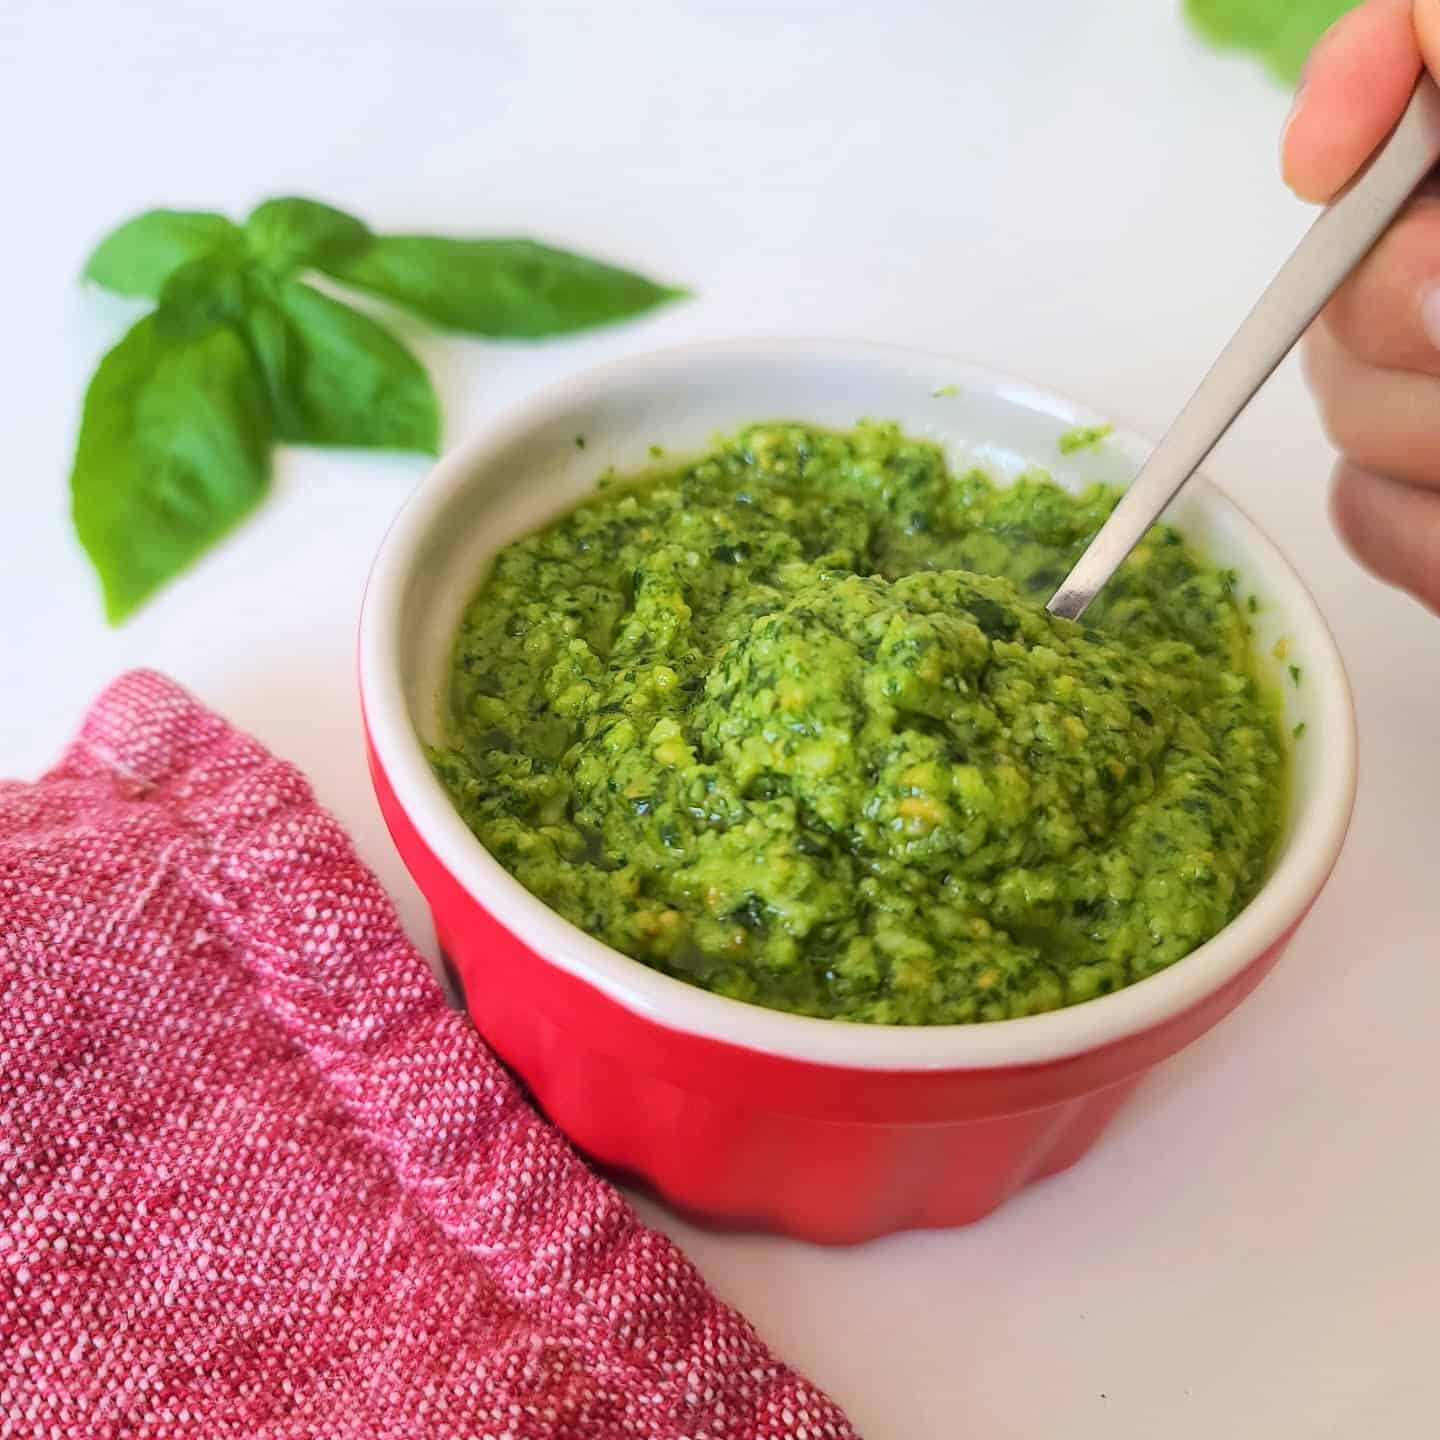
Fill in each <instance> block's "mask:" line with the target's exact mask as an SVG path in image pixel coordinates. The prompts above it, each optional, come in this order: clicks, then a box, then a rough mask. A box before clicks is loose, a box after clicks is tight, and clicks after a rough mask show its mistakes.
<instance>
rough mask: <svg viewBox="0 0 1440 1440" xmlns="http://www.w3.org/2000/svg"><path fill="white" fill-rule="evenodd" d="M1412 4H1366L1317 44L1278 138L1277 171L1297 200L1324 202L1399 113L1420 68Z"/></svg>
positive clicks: (1406, 0) (1378, 0) (1403, 0)
mask: <svg viewBox="0 0 1440 1440" xmlns="http://www.w3.org/2000/svg"><path fill="white" fill-rule="evenodd" d="M1426 3H1427V4H1434V3H1435V0H1426ZM1411 4H1412V0H1367V3H1366V4H1364V5H1361V6H1360V7H1359V8H1357V9H1355V10H1352V11H1350V12H1349V13H1348V14H1346V15H1343V16H1341V18H1340V19H1339V20H1337V21H1336V22H1335V23H1334V24H1333V25H1332V26H1331V27H1330V28H1329V29H1328V30H1327V31H1326V32H1325V33H1324V34H1323V35H1322V36H1321V37H1320V39H1319V40H1318V41H1316V43H1315V46H1314V48H1313V49H1312V50H1311V52H1310V57H1309V59H1308V60H1307V61H1306V62H1305V70H1304V73H1303V75H1302V77H1301V81H1300V87H1299V89H1298V90H1297V91H1296V95H1295V100H1294V102H1293V104H1292V106H1291V109H1290V114H1289V116H1288V117H1287V118H1286V121H1285V126H1284V129H1283V130H1282V132H1281V144H1280V151H1281V155H1280V173H1281V175H1282V177H1283V179H1284V181H1285V183H1286V185H1288V186H1289V187H1290V189H1291V190H1293V191H1294V192H1295V194H1297V195H1298V196H1299V197H1300V198H1301V199H1302V200H1308V201H1311V202H1316V203H1318V202H1320V201H1324V200H1328V199H1329V198H1330V197H1331V196H1332V195H1333V194H1334V193H1335V192H1336V191H1337V190H1339V189H1340V187H1341V186H1342V185H1344V184H1345V182H1346V181H1347V180H1349V179H1350V177H1351V176H1352V175H1353V174H1354V173H1355V171H1356V170H1358V169H1359V168H1360V166H1361V165H1362V164H1363V163H1364V162H1365V160H1366V159H1367V158H1368V157H1369V156H1370V154H1371V153H1372V152H1373V151H1374V149H1375V147H1376V146H1377V145H1378V144H1379V143H1380V142H1381V140H1383V139H1384V138H1385V136H1386V134H1387V133H1388V132H1389V130H1390V128H1391V127H1392V126H1393V125H1394V124H1395V121H1396V120H1397V119H1398V118H1399V116H1400V113H1401V111H1402V110H1404V108H1405V104H1406V102H1407V101H1408V100H1409V98H1410V92H1411V91H1412V90H1413V89H1414V88H1415V80H1416V77H1417V76H1418V75H1419V73H1420V63H1421V62H1420V48H1419V43H1418V42H1417V40H1416V35H1415V25H1414V22H1413V21H1412V18H1411ZM1437 8H1440V7H1437ZM1436 30H1437V39H1440V15H1437V25H1436Z"/></svg>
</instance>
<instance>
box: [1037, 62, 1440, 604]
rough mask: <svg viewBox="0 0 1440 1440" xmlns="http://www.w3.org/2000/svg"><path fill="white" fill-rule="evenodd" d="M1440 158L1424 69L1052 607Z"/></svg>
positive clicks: (1145, 516)
mask: <svg viewBox="0 0 1440 1440" xmlns="http://www.w3.org/2000/svg"><path fill="white" fill-rule="evenodd" d="M1437 161H1440V88H1437V87H1436V85H1435V82H1434V81H1433V80H1431V78H1430V77H1429V75H1428V74H1425V75H1422V76H1421V77H1420V83H1419V84H1418V85H1417V86H1416V87H1415V93H1414V95H1413V96H1411V98H1410V103H1409V104H1408V105H1407V106H1406V107H1405V113H1404V114H1403V115H1402V116H1401V117H1400V120H1399V123H1398V124H1397V125H1396V126H1395V128H1394V129H1393V130H1392V131H1391V132H1390V135H1389V137H1388V138H1387V139H1386V140H1385V141H1384V143H1383V144H1382V145H1381V146H1380V147H1379V148H1378V149H1377V150H1376V151H1375V153H1374V154H1373V155H1372V156H1371V157H1370V158H1369V160H1367V161H1366V162H1365V166H1364V168H1363V169H1362V170H1361V171H1360V172H1359V174H1357V175H1356V176H1355V178H1354V179H1353V180H1351V182H1350V183H1349V185H1347V186H1346V187H1345V189H1344V190H1342V191H1341V192H1340V193H1339V195H1337V196H1336V197H1335V199H1334V200H1333V201H1331V203H1330V204H1329V205H1327V206H1326V207H1325V209H1324V210H1322V211H1321V212H1320V215H1319V216H1318V217H1317V218H1316V220H1315V223H1314V224H1313V225H1312V226H1311V227H1310V229H1309V230H1308V231H1307V232H1306V233H1305V237H1304V239H1302V240H1301V241H1300V243H1299V245H1297V246H1296V247H1295V251H1294V253H1293V254H1292V255H1291V256H1290V258H1289V259H1288V260H1287V261H1286V262H1285V264H1284V265H1283V266H1282V267H1281V269H1280V273H1279V274H1278V275H1276V277H1275V278H1274V279H1273V280H1272V281H1271V282H1270V285H1269V287H1268V288H1267V289H1266V290H1265V292H1264V294H1262V295H1261V296H1260V299H1259V300H1258V301H1257V302H1256V304H1255V308H1254V309H1253V310H1251V312H1250V313H1249V314H1248V315H1247V316H1246V317H1245V319H1244V320H1243V321H1242V322H1241V324H1240V328H1239V329H1238V330H1237V331H1236V332H1235V334H1234V335H1233V336H1232V337H1231V339H1230V342H1229V344H1228V345H1226V346H1225V348H1224V349H1223V350H1222V351H1221V352H1220V358H1219V359H1218V360H1216V362H1215V363H1214V365H1213V366H1211V368H1210V372H1209V374H1207V375H1206V376H1205V378H1204V379H1203V380H1202V381H1201V382H1200V385H1199V388H1198V389H1197V390H1196V391H1195V393H1194V394H1193V395H1192V396H1191V397H1190V399H1189V401H1188V402H1187V403H1186V405H1185V408H1184V409H1183V410H1182V411H1181V412H1180V414H1179V416H1178V417H1177V418H1176V420H1175V422H1174V423H1173V424H1172V425H1171V426H1170V428H1169V430H1167V431H1166V432H1165V435H1164V437H1163V438H1162V439H1161V441H1160V443H1159V444H1158V445H1157V446H1156V447H1155V448H1154V450H1152V451H1151V452H1150V458H1149V459H1148V460H1146V462H1145V464H1144V465H1143V466H1142V467H1141V470H1140V473H1139V475H1137V476H1136V477H1135V483H1134V484H1133V485H1131V487H1130V488H1129V489H1128V490H1127V491H1126V492H1125V494H1124V496H1123V497H1122V498H1121V500H1120V503H1119V504H1118V505H1116V507H1115V509H1114V510H1113V511H1112V512H1111V514H1110V518H1109V519H1108V520H1107V521H1106V522H1105V524H1104V525H1102V526H1101V527H1100V530H1099V533H1098V534H1097V535H1096V536H1095V538H1094V539H1093V540H1092V541H1091V542H1090V544H1089V545H1088V546H1086V548H1085V553H1084V554H1083V555H1082V556H1081V557H1080V559H1079V560H1078V561H1077V562H1076V564H1075V568H1074V569H1073V570H1071V572H1070V573H1069V575H1067V576H1066V577H1065V579H1064V581H1063V582H1062V584H1061V586H1060V588H1059V589H1058V590H1057V591H1056V592H1055V594H1054V595H1052V596H1051V597H1050V603H1049V604H1048V605H1047V606H1046V609H1048V610H1049V611H1050V612H1051V614H1053V615H1063V616H1066V617H1067V618H1069V619H1071V620H1078V619H1079V618H1080V616H1081V615H1083V614H1084V613H1085V608H1086V606H1088V605H1089V604H1090V602H1091V601H1092V600H1093V599H1094V598H1095V596H1096V595H1097V594H1098V593H1099V591H1100V588H1101V587H1102V586H1103V585H1105V584H1106V582H1107V581H1108V580H1109V579H1110V577H1111V576H1112V575H1113V574H1114V573H1115V571H1116V570H1117V569H1119V567H1120V564H1121V562H1122V561H1123V560H1124V559H1125V557H1126V556H1127V555H1128V554H1129V553H1130V552H1131V550H1133V549H1134V548H1135V546H1136V544H1138V543H1139V540H1140V537H1141V536H1142V535H1144V534H1145V532H1146V531H1147V530H1148V529H1149V528H1150V526H1151V525H1153V524H1154V523H1155V521H1156V520H1158V519H1159V518H1160V512H1161V511H1162V510H1164V509H1165V507H1166V506H1167V505H1168V504H1169V503H1170V501H1171V500H1173V499H1174V498H1175V494H1176V492H1177V491H1178V490H1179V489H1180V487H1181V486H1182V485H1184V483H1185V482H1186V481H1187V480H1188V479H1189V478H1190V477H1191V475H1193V474H1194V473H1195V471H1196V469H1197V468H1198V467H1199V466H1200V465H1201V464H1202V463H1203V461H1204V459H1205V457H1206V456H1207V455H1208V454H1209V453H1210V452H1211V450H1213V449H1214V448H1215V446H1216V445H1217V444H1218V443H1219V441H1220V439H1221V437H1222V436H1223V435H1224V434H1225V432H1226V431H1227V430H1228V429H1229V428H1230V426H1231V424H1232V423H1233V422H1234V420H1235V417H1236V416H1237V415H1239V413H1240V412H1241V411H1242V410H1243V409H1244V408H1245V406H1246V405H1248V404H1249V403H1250V400H1251V399H1252V398H1253V396H1254V394H1255V392H1256V391H1257V390H1258V389H1259V388H1260V387H1261V386H1262V385H1263V384H1264V383H1265V382H1266V380H1268V379H1269V378H1270V376H1271V375H1272V374H1273V373H1274V371H1275V368H1276V367H1277V366H1278V365H1279V364H1280V362H1281V361H1282V360H1283V359H1284V358H1285V357H1286V355H1288V354H1289V353H1290V350H1291V348H1292V347H1293V346H1294V344H1295V342H1296V341H1297V340H1299V338H1300V336H1301V335H1302V334H1304V332H1305V330H1306V329H1307V328H1308V326H1309V324H1310V322H1311V321H1312V320H1313V319H1314V318H1315V317H1316V316H1317V315H1318V314H1319V313H1320V311H1321V309H1322V308H1323V307H1324V305H1325V302H1326V301H1327V300H1328V299H1329V298H1330V297H1331V295H1333V294H1334V293H1335V291H1336V290H1337V289H1338V288H1339V286H1340V282H1341V281H1342V280H1344V279H1345V277H1346V276H1347V275H1348V274H1349V273H1350V272H1351V271H1352V270H1353V269H1354V268H1355V267H1356V266H1357V265H1358V264H1359V263H1360V262H1361V260H1363V259H1364V258H1365V256H1366V255H1367V254H1369V252H1370V250H1371V249H1372V248H1373V247H1374V245H1375V242H1376V241H1377V240H1379V238H1380V237H1381V235H1383V234H1384V233H1385V230H1386V228H1387V227H1388V226H1389V224H1390V222H1391V221H1392V220H1393V219H1394V218H1395V216H1396V214H1397V213H1398V212H1399V211H1400V209H1401V207H1402V206H1403V205H1404V204H1405V202H1406V201H1407V200H1408V199H1409V198H1410V196H1411V195H1412V194H1413V193H1414V192H1415V189H1416V187H1417V186H1418V185H1419V184H1420V182H1421V181H1422V180H1423V179H1424V178H1425V177H1426V175H1428V174H1429V173H1430V171H1431V169H1432V168H1434V166H1435V164H1436V162H1437Z"/></svg>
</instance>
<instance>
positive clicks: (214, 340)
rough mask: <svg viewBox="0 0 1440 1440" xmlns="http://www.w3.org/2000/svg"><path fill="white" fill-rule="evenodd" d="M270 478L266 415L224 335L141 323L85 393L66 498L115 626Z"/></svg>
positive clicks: (233, 338)
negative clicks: (189, 334)
mask: <svg viewBox="0 0 1440 1440" xmlns="http://www.w3.org/2000/svg"><path fill="white" fill-rule="evenodd" d="M269 475H270V408H269V405H268V403H267V401H266V398H265V387H264V385H263V383H262V382H261V379H260V377H259V375H258V374H257V373H256V371H255V366H254V361H253V360H252V358H251V356H250V353H249V351H248V350H247V349H246V347H245V344H244V342H243V341H242V340H241V339H240V337H239V336H238V335H236V334H235V333H234V332H233V331H231V330H229V329H228V328H218V329H213V330H211V331H209V332H208V333H207V334H204V335H201V336H198V337H193V338H177V337H175V336H173V335H167V334H166V333H165V332H164V330H162V328H161V327H160V326H159V324H158V323H157V322H156V317H155V316H154V315H147V316H146V317H145V318H144V319H143V320H141V321H140V322H139V323H138V324H137V325H135V326H134V328H133V329H131V331H130V332H129V334H128V335H126V336H125V338H124V339H123V340H121V341H120V343H119V344H118V345H116V346H115V348H114V349H113V350H111V351H110V352H109V354H107V355H106V356H105V358H104V359H103V360H102V361H101V362H100V368H99V369H98V370H97V371H96V372H95V376H94V378H93V379H92V380H91V382H90V388H89V389H88V390H87V391H86V394H85V411H84V417H83V419H82V421H81V424H80V440H79V443H78V445H77V447H76V452H75V465H74V469H73V470H72V472H71V475H70V492H71V503H72V513H73V515H74V520H75V529H76V531H77V533H78V534H79V536H80V541H81V544H83V545H84V547H85V549H86V551H87V552H88V553H89V556H90V559H91V561H92V563H93V564H94V566H95V569H96V570H97V571H98V572H99V575H100V583H101V586H102V589H103V591H104V596H105V614H106V617H107V618H108V619H109V620H110V621H111V623H112V624H113V623H115V622H117V621H119V620H123V619H124V618H125V617H126V616H127V615H129V614H130V613H131V611H133V610H134V609H135V608H136V606H138V605H139V604H141V603H142V602H143V601H144V600H146V599H148V598H149V597H150V596H151V595H152V594H153V593H154V592H155V591H156V590H158V589H159V588H160V587H161V586H162V585H164V584H165V582H166V581H167V580H170V579H171V578H172V577H173V576H175V575H177V574H179V573H180V572H181V571H182V570H184V569H185V568H186V567H187V566H188V565H189V564H190V563H191V562H192V561H193V560H195V558H196V557H197V556H199V555H200V554H201V553H202V552H203V551H204V550H206V549H208V548H209V546H211V545H213V544H214V543H215V541H217V540H218V539H219V538H220V537H221V536H222V535H224V534H225V532H226V531H227V530H229V529H230V528H231V526H233V525H234V524H235V523H236V521H238V520H239V519H241V518H242V517H243V516H244V515H246V514H247V513H248V512H249V511H250V510H252V509H253V508H254V506H255V505H256V504H257V503H258V502H259V500H260V498H261V496H262V495H263V494H264V493H265V488H266V485H267V483H268V481H269Z"/></svg>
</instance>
